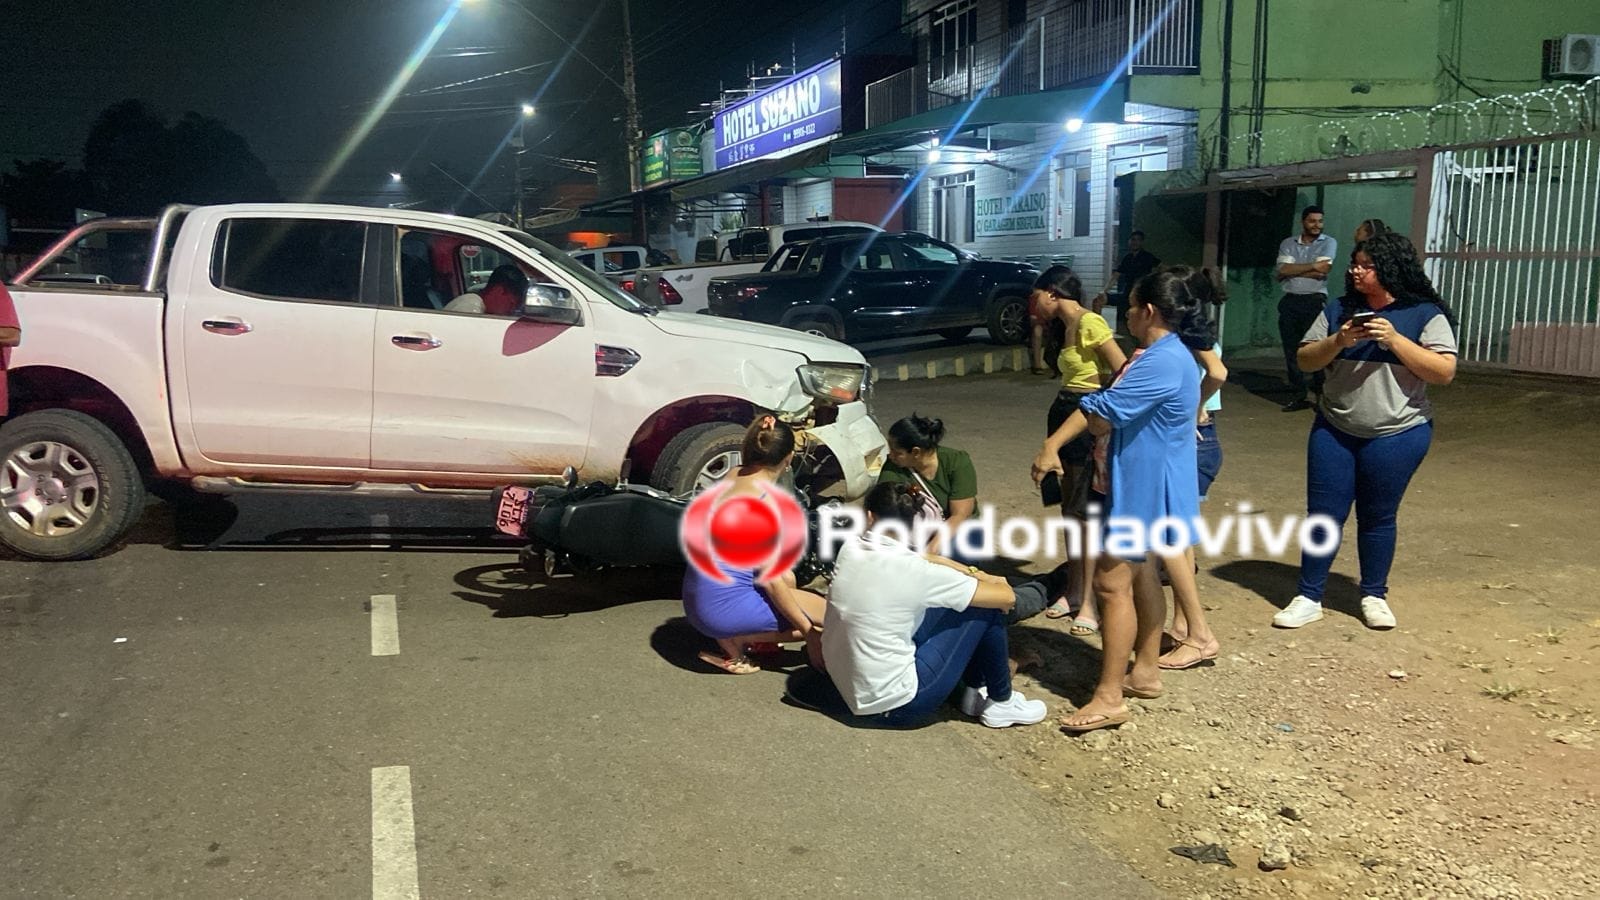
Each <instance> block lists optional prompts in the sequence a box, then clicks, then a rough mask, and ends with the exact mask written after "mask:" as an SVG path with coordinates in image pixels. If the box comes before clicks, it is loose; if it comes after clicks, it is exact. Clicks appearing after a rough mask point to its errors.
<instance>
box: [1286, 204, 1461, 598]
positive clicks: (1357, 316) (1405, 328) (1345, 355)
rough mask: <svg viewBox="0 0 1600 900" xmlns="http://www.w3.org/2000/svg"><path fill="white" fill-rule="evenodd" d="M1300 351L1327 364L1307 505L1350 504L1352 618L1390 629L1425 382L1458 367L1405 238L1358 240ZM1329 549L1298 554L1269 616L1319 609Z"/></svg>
mask: <svg viewBox="0 0 1600 900" xmlns="http://www.w3.org/2000/svg"><path fill="white" fill-rule="evenodd" d="M1297 358H1298V362H1299V364H1300V368H1301V369H1302V370H1304V371H1306V372H1318V371H1326V376H1325V377H1326V380H1325V387H1324V389H1323V394H1322V402H1321V404H1320V406H1319V407H1318V410H1317V418H1316V421H1315V422H1314V423H1313V424H1312V426H1311V439H1310V443H1309V448H1308V452H1307V457H1308V458H1307V465H1306V509H1307V512H1308V513H1310V514H1312V515H1315V514H1322V515H1325V516H1329V517H1331V518H1332V519H1333V520H1334V521H1335V522H1337V523H1338V526H1339V527H1340V528H1341V529H1342V528H1343V527H1344V522H1345V519H1347V518H1348V517H1349V515H1350V506H1351V504H1352V503H1353V504H1354V505H1355V508H1356V548H1357V551H1358V553H1359V555H1360V558H1361V617H1362V619H1363V620H1365V621H1366V624H1367V627H1368V628H1377V629H1388V628H1393V627H1394V626H1395V617H1394V612H1393V611H1392V610H1391V609H1390V608H1389V603H1388V595H1389V568H1390V566H1391V565H1392V564H1393V563H1394V549H1395V519H1396V514H1397V513H1398V512H1399V509H1400V499H1401V497H1402V496H1404V495H1405V491H1406V486H1407V485H1408V484H1410V482H1411V476H1412V475H1414V474H1415V473H1416V471H1417V467H1418V466H1420V465H1421V464H1422V459H1423V457H1424V456H1426V455H1427V453H1428V445H1429V444H1430V443H1431V442H1432V439H1433V407H1432V405H1431V404H1430V403H1429V402H1428V385H1430V384H1449V383H1450V382H1451V380H1452V379H1454V378H1455V374H1456V337H1455V316H1454V315H1453V314H1452V313H1451V311H1450V307H1449V305H1448V304H1446V303H1445V301H1444V300H1443V299H1442V298H1441V297H1440V296H1439V293H1438V291H1436V290H1434V287H1433V283H1432V282H1431V281H1429V280H1428V276H1427V274H1426V273H1424V272H1423V270H1422V264H1421V262H1420V261H1418V259H1417V251H1416V248H1415V247H1413V246H1412V244H1411V241H1409V240H1407V239H1406V238H1405V237H1404V236H1403V235H1400V234H1397V233H1395V232H1392V231H1391V232H1386V233H1382V234H1377V235H1374V236H1373V237H1371V238H1369V239H1368V240H1366V241H1364V242H1362V244H1361V245H1360V246H1358V247H1357V248H1356V252H1355V257H1354V261H1353V262H1352V263H1351V264H1350V270H1349V272H1348V273H1346V275H1345V295H1344V296H1343V297H1341V298H1340V299H1338V300H1335V301H1332V302H1330V303H1329V304H1328V306H1327V309H1326V310H1324V312H1323V315H1321V316H1319V317H1317V320H1316V322H1314V323H1312V325H1311V328H1310V330H1308V331H1307V332H1306V335H1305V339H1304V341H1302V343H1301V344H1300V351H1299V354H1298V357H1297ZM1334 537H1335V538H1337V537H1338V535H1337V534H1335V535H1334ZM1337 552H1338V551H1337V548H1336V549H1335V551H1334V553H1330V554H1328V555H1326V556H1315V555H1312V554H1310V553H1303V554H1302V555H1301V558H1300V585H1299V593H1298V594H1296V596H1295V598H1294V599H1293V600H1291V601H1290V602H1289V605H1288V606H1287V607H1285V608H1284V609H1283V610H1282V611H1281V612H1279V613H1278V614H1277V615H1276V616H1274V617H1273V619H1272V624H1273V625H1276V626H1277V627H1279V628H1299V627H1301V626H1302V625H1308V624H1310V623H1312V622H1315V621H1317V620H1318V619H1320V618H1322V595H1323V589H1324V588H1325V587H1326V585H1327V581H1328V571H1329V570H1330V569H1331V568H1332V567H1333V558H1334V555H1335V554H1336V553H1337Z"/></svg>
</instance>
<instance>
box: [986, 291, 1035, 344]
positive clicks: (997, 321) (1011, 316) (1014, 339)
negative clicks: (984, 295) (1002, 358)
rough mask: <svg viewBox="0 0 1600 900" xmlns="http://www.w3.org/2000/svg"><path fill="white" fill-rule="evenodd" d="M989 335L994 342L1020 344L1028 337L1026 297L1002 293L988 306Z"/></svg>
mask: <svg viewBox="0 0 1600 900" xmlns="http://www.w3.org/2000/svg"><path fill="white" fill-rule="evenodd" d="M989 337H991V338H993V339H994V342H995V343H996V344H1020V343H1022V342H1023V341H1026V340H1027V339H1028V298H1026V297H1023V296H1021V295H1019V294H1003V295H1001V296H999V297H996V298H994V303H993V304H991V305H990V307H989Z"/></svg>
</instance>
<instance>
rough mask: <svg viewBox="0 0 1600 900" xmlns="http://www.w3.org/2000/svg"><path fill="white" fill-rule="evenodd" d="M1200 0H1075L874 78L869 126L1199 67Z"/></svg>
mask: <svg viewBox="0 0 1600 900" xmlns="http://www.w3.org/2000/svg"><path fill="white" fill-rule="evenodd" d="M1199 12H1200V0H1072V2H1070V3H1069V4H1068V5H1067V6H1065V7H1063V8H1061V9H1059V10H1056V11H1054V12H1051V13H1049V14H1047V15H1044V16H1041V17H1039V18H1037V19H1034V20H1032V21H1030V22H1026V23H1022V24H1019V25H1015V26H1012V27H1011V28H1009V29H1007V30H1006V31H1005V32H1004V33H1002V34H998V35H994V36H993V37H989V38H985V39H983V40H980V41H977V42H975V43H973V44H971V45H969V46H967V47H965V48H963V49H961V50H959V51H956V52H955V53H952V54H946V55H943V56H939V57H934V58H932V59H930V60H927V61H925V62H921V63H918V64H917V65H916V66H914V67H912V68H910V69H906V70H904V71H902V72H897V73H895V74H894V75H891V76H889V77H888V78H885V79H883V80H881V81H877V82H874V83H872V84H869V85H867V127H868V128H874V127H877V126H879V125H886V124H888V123H890V122H895V121H898V120H900V119H904V118H906V117H907V116H913V115H916V114H918V113H924V112H928V111H929V110H934V109H939V108H940V107H944V106H949V105H950V104H952V103H961V102H965V101H969V100H972V99H974V98H977V97H979V96H982V97H1014V96H1018V95H1021V94H1032V93H1036V92H1039V91H1049V90H1055V89H1057V88H1062V87H1068V86H1072V85H1077V84H1082V83H1087V82H1090V81H1092V80H1095V79H1101V78H1104V77H1106V76H1108V75H1112V74H1113V73H1116V74H1124V73H1127V74H1135V75H1139V74H1177V73H1186V72H1195V71H1198V70H1199V65H1200V52H1199V40H1198V35H1199V28H1200V22H1199Z"/></svg>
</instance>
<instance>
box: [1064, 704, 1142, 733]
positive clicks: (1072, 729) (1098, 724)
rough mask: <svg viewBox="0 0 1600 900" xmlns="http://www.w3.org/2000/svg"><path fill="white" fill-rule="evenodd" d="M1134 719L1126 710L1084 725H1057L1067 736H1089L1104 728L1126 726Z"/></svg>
mask: <svg viewBox="0 0 1600 900" xmlns="http://www.w3.org/2000/svg"><path fill="white" fill-rule="evenodd" d="M1132 718H1133V713H1132V712H1131V711H1130V710H1126V709H1124V710H1122V711H1120V712H1114V713H1112V714H1111V715H1109V716H1101V717H1100V718H1099V719H1097V720H1095V721H1093V722H1086V723H1084V724H1082V725H1069V724H1067V723H1066V722H1057V723H1056V724H1058V725H1060V726H1061V730H1062V731H1065V732H1066V733H1067V734H1088V733H1089V732H1091V731H1099V730H1100V729H1102V728H1117V727H1120V726H1122V725H1126V724H1128V721H1129V720H1130V719H1132Z"/></svg>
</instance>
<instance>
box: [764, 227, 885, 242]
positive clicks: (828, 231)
mask: <svg viewBox="0 0 1600 900" xmlns="http://www.w3.org/2000/svg"><path fill="white" fill-rule="evenodd" d="M871 233H872V229H871V228H863V227H862V226H860V225H819V226H817V227H815V228H790V229H789V230H788V231H787V232H786V233H785V234H784V236H783V239H784V240H785V241H814V240H816V239H817V238H820V237H836V236H838V235H841V234H871Z"/></svg>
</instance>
